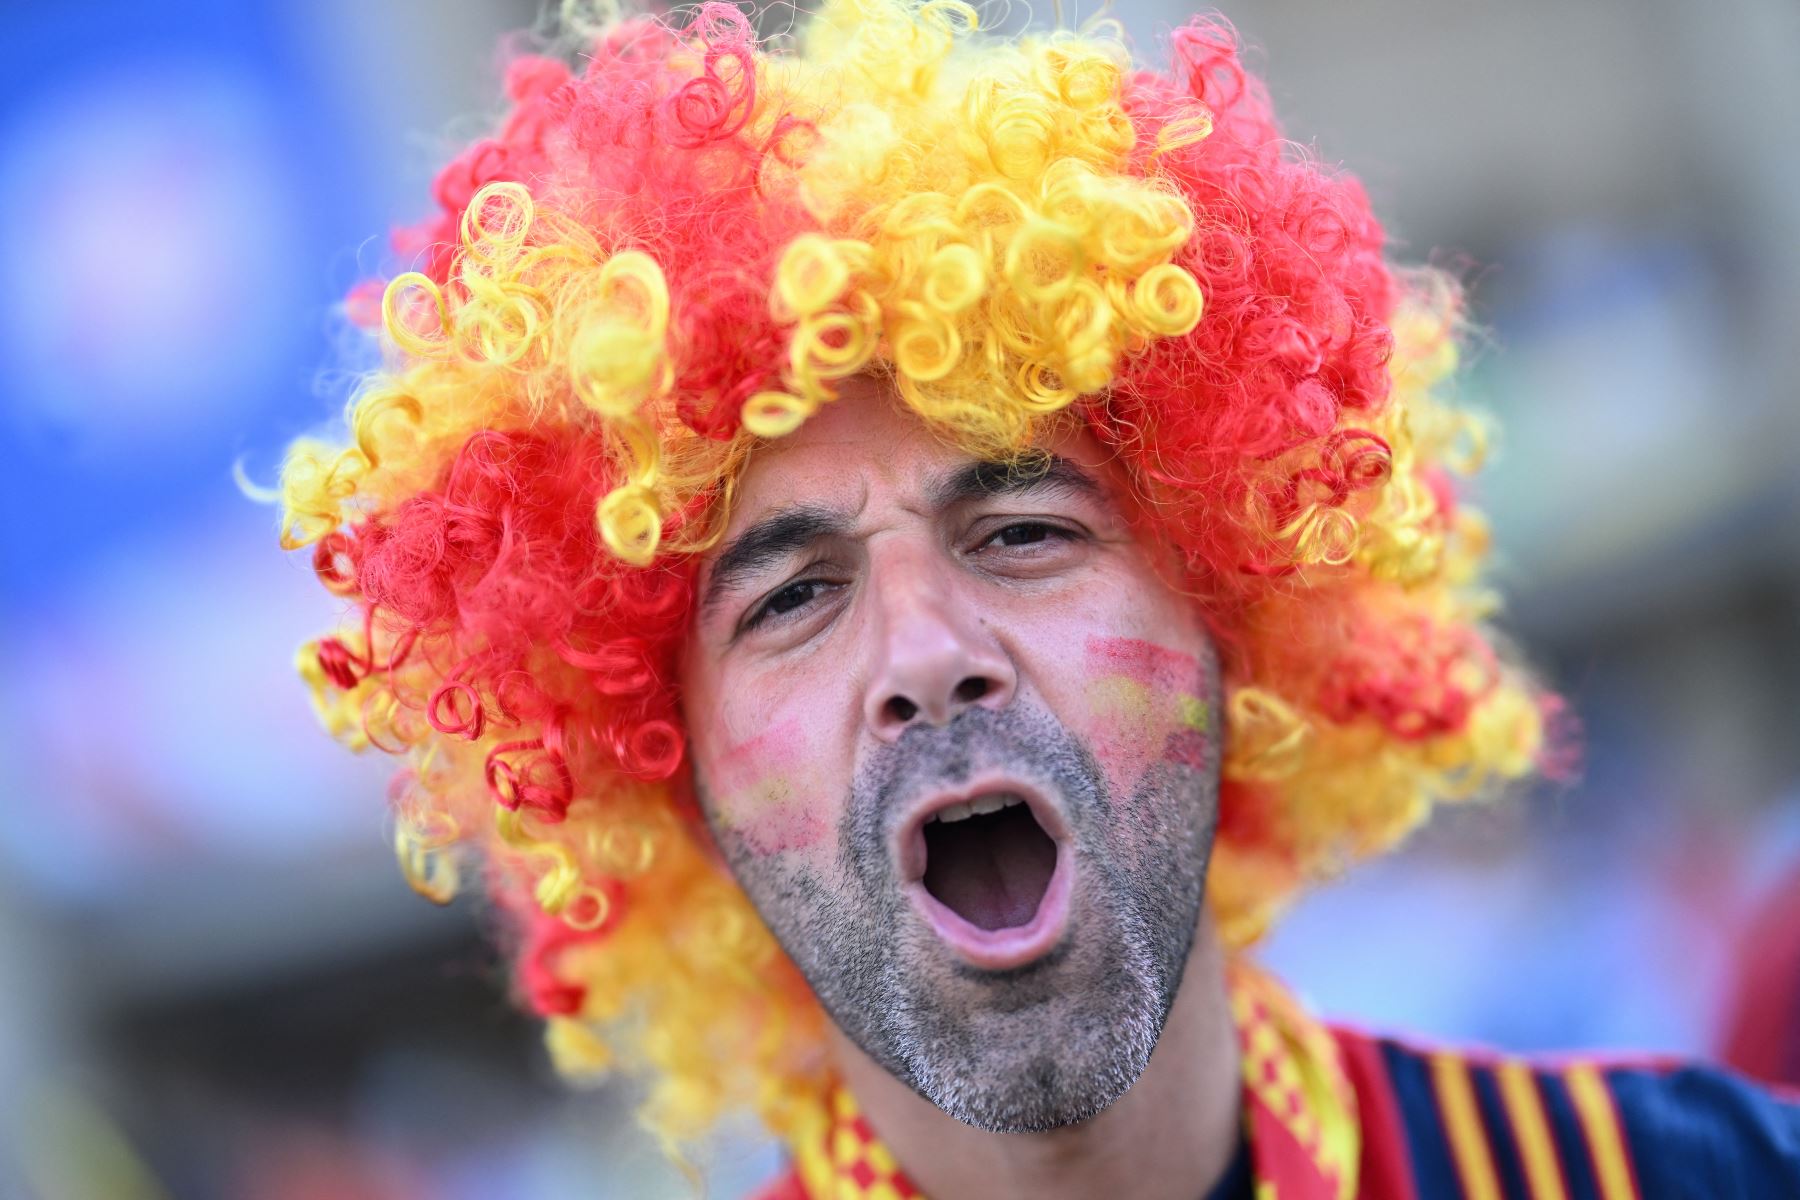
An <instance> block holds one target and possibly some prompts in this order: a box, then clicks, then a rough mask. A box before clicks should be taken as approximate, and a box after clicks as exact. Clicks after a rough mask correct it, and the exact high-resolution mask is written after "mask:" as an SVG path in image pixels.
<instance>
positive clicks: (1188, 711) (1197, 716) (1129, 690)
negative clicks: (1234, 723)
mask: <svg viewBox="0 0 1800 1200" xmlns="http://www.w3.org/2000/svg"><path fill="white" fill-rule="evenodd" d="M1080 662H1081V675H1082V688H1081V693H1082V701H1083V703H1082V707H1081V711H1082V712H1083V713H1084V714H1085V717H1086V721H1087V728H1086V729H1085V731H1084V732H1085V733H1086V734H1087V736H1088V739H1089V742H1090V744H1091V745H1092V746H1093V749H1094V754H1095V757H1096V758H1098V759H1099V760H1100V765H1101V767H1102V769H1104V770H1105V772H1106V775H1107V781H1108V783H1109V784H1111V785H1112V789H1113V794H1114V795H1115V796H1117V795H1124V794H1126V793H1127V792H1128V791H1129V790H1130V789H1131V788H1133V787H1134V786H1136V784H1137V782H1138V781H1139V780H1140V779H1142V778H1143V776H1144V773H1145V772H1146V771H1148V770H1150V769H1151V768H1152V767H1154V766H1156V765H1158V764H1159V763H1171V764H1174V765H1178V766H1184V767H1191V768H1194V769H1200V770H1203V769H1205V768H1206V767H1207V765H1208V763H1209V761H1210V752H1211V747H1212V739H1213V736H1214V721H1215V714H1214V712H1213V706H1212V704H1211V702H1210V699H1209V698H1210V697H1211V696H1212V695H1213V694H1214V691H1215V689H1214V687H1213V686H1212V679H1211V676H1212V668H1211V666H1210V664H1209V663H1208V662H1206V661H1203V660H1202V659H1201V658H1200V657H1198V656H1196V655H1193V654H1189V653H1186V652H1185V651H1182V650H1177V649H1174V648H1172V647H1169V646H1164V645H1160V644H1158V643H1155V642H1151V641H1146V640H1144V639H1141V638H1129V637H1110V636H1098V635H1096V636H1090V637H1088V638H1087V639H1086V640H1085V645H1084V646H1083V652H1082V655H1081V659H1080Z"/></svg>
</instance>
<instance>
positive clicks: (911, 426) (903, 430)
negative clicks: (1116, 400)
mask: <svg viewBox="0 0 1800 1200" xmlns="http://www.w3.org/2000/svg"><path fill="white" fill-rule="evenodd" d="M1036 446H1037V448H1038V449H1043V450H1048V451H1050V452H1052V453H1054V454H1056V455H1058V456H1059V457H1061V458H1065V459H1068V460H1069V461H1071V462H1074V463H1076V464H1077V465H1079V466H1082V467H1086V468H1088V471H1089V474H1091V475H1092V476H1093V477H1094V478H1095V479H1096V480H1098V481H1099V482H1100V483H1101V486H1102V487H1104V488H1105V489H1106V490H1107V492H1108V494H1109V495H1113V496H1116V495H1117V493H1118V491H1119V488H1120V484H1119V480H1118V478H1117V474H1116V472H1115V471H1114V470H1113V469H1112V468H1111V466H1110V465H1109V461H1108V460H1109V456H1108V455H1107V454H1106V453H1105V451H1104V449H1103V448H1102V447H1101V445H1100V443H1099V442H1098V441H1097V440H1096V439H1095V438H1094V436H1093V435H1092V434H1091V433H1089V432H1087V431H1086V430H1085V429H1082V428H1080V427H1079V426H1077V425H1076V424H1075V423H1074V422H1072V421H1070V422H1060V423H1058V424H1057V426H1056V428H1054V429H1053V430H1052V431H1050V432H1049V433H1047V434H1046V435H1045V436H1044V437H1042V438H1040V439H1039V440H1038V442H1037V443H1036ZM976 457H977V456H976V455H973V454H971V453H969V452H968V451H966V450H963V449H961V448H959V447H957V446H956V445H954V444H952V443H951V442H950V441H948V440H946V439H945V438H944V437H942V436H940V435H939V434H937V433H934V432H933V431H932V430H931V429H930V428H929V427H928V426H927V425H926V424H925V422H924V420H923V419H921V418H920V417H919V416H918V414H916V413H914V412H912V411H911V410H910V409H908V408H907V407H906V406H905V404H904V403H903V402H901V400H900V399H899V397H898V396H897V395H896V394H895V393H894V391H893V388H892V385H890V384H888V383H886V382H883V381H879V380H873V379H869V378H866V377H857V378H855V379H851V380H848V381H846V383H845V384H844V386H843V389H842V394H841V395H840V396H839V397H838V399H836V400H834V401H832V402H831V403H829V404H827V405H825V406H824V407H823V408H821V409H820V410H819V411H818V412H817V413H815V414H814V415H813V416H812V417H810V418H808V419H807V421H806V423H805V424H803V425H802V426H801V427H800V428H799V429H797V430H795V431H794V432H793V433H790V434H788V435H787V436H786V437H783V438H781V439H779V440H778V441H774V442H770V443H767V444H765V445H762V446H759V447H757V449H756V450H755V451H754V452H753V453H752V454H751V456H750V460H749V462H748V463H747V464H745V466H744V469H743V471H742V473H741V474H740V475H739V477H738V484H737V488H736V495H735V497H734V498H733V501H732V512H731V517H730V520H729V522H728V524H727V526H726V536H727V537H728V538H729V537H731V536H733V535H735V534H737V533H738V532H740V531H742V530H743V529H744V527H745V526H747V525H749V524H750V523H751V522H754V521H756V520H757V519H758V518H759V517H760V516H762V515H765V514H767V513H768V512H769V511H770V510H771V509H774V508H778V507H781V506H784V505H789V504H794V503H797V502H810V503H817V504H823V505H828V506H831V507H850V508H860V507H861V506H862V505H863V504H865V503H866V502H867V501H868V500H869V498H870V497H871V496H874V495H890V496H893V497H895V498H897V499H898V500H899V501H900V502H901V503H906V502H907V501H908V500H909V499H911V500H922V499H923V493H924V491H925V489H926V487H927V485H928V483H929V482H930V481H932V480H934V479H939V478H942V477H943V476H944V474H945V473H946V472H949V471H952V470H954V469H956V468H957V467H958V466H962V465H964V464H967V463H970V462H973V461H975V459H976Z"/></svg>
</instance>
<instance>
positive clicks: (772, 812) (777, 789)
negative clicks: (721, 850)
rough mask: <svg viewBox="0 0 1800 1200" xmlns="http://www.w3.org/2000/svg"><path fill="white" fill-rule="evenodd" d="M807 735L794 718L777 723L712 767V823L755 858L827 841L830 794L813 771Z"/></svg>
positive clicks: (813, 756) (735, 747)
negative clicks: (713, 821)
mask: <svg viewBox="0 0 1800 1200" xmlns="http://www.w3.org/2000/svg"><path fill="white" fill-rule="evenodd" d="M807 734H808V730H807V727H806V725H805V724H804V723H802V722H801V721H800V720H799V719H798V718H794V717H789V718H786V719H777V720H776V721H775V722H774V723H773V724H771V725H770V726H769V727H768V728H766V729H764V730H763V731H762V732H761V733H758V734H756V735H755V736H753V737H750V738H748V739H746V740H744V741H742V742H738V743H737V744H735V745H733V746H730V747H729V748H727V749H726V751H725V752H724V753H723V754H722V755H720V756H719V759H718V761H717V762H715V763H714V764H713V768H712V771H711V772H710V774H711V777H712V778H711V783H712V792H713V797H712V799H713V806H714V813H713V817H714V820H715V821H716V822H717V823H718V825H719V826H720V828H721V830H722V832H725V833H727V834H729V835H731V836H733V837H735V838H736V839H737V840H738V841H739V842H740V843H741V844H742V845H743V846H744V847H745V848H746V849H748V850H749V851H750V852H751V853H753V854H755V855H756V856H757V857H759V858H766V857H768V856H770V855H774V854H782V853H786V852H790V851H797V850H805V849H808V848H810V847H813V846H816V845H819V844H820V843H822V842H824V841H826V840H827V839H828V838H829V836H830V834H831V822H830V819H829V814H828V813H827V811H826V808H827V807H828V799H829V795H830V793H829V791H828V790H827V789H826V787H825V785H824V781H823V780H822V779H821V778H820V777H819V774H818V770H817V768H816V765H815V764H817V763H819V762H820V761H821V760H822V756H820V755H819V754H817V753H815V747H813V746H812V745H811V743H810V741H809V738H808V736H807Z"/></svg>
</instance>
